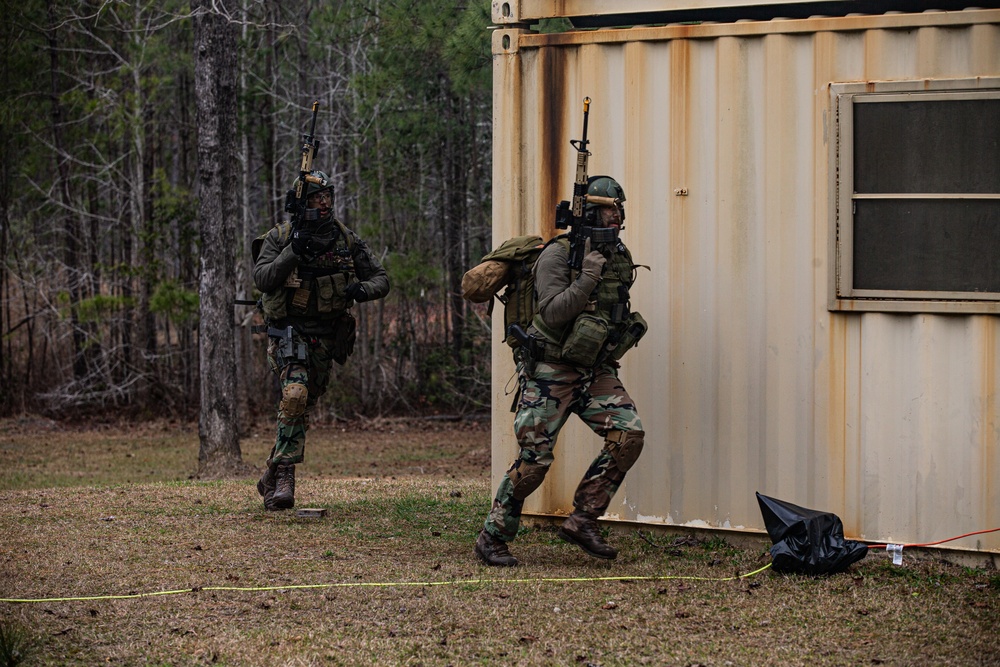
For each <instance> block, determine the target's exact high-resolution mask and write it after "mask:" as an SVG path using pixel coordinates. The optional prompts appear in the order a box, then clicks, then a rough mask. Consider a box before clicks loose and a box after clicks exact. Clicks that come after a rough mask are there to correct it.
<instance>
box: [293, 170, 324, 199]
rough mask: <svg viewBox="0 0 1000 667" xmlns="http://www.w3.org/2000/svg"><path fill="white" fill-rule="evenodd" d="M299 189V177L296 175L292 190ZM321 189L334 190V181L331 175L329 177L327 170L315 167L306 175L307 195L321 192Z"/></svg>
mask: <svg viewBox="0 0 1000 667" xmlns="http://www.w3.org/2000/svg"><path fill="white" fill-rule="evenodd" d="M298 189H299V179H298V178H297V177H296V179H295V181H293V182H292V191H293V192H294V191H296V190H298ZM321 190H329V191H330V192H331V193H332V192H333V183H331V182H330V179H329V177H327V175H326V173H325V172H322V171H320V170H318V169H314V170H312V171H310V172H309V175H308V176H307V177H306V196H307V197H308V196H309V195H311V194H315V193H317V192H320V191H321Z"/></svg>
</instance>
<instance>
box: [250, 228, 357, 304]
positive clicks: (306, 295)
mask: <svg viewBox="0 0 1000 667" xmlns="http://www.w3.org/2000/svg"><path fill="white" fill-rule="evenodd" d="M334 222H335V223H336V225H337V228H338V229H339V233H338V234H337V236H336V238H335V239H334V241H333V243H332V244H331V245H330V247H329V248H327V249H326V250H325V251H324V252H323V253H321V254H320V255H319V256H317V257H315V258H312V259H310V260H308V261H303V262H301V263H300V264H299V265H298V267H296V269H295V270H294V271H292V273H291V274H289V276H288V279H287V280H285V284H284V286H282V287H279V288H278V289H276V290H273V291H271V292H267V293H265V294H264V295H263V296H262V297H261V305H262V306H263V310H264V319H265V320H267V321H268V322H274V321H276V320H283V319H285V318H286V317H303V318H310V319H321V320H323V319H329V320H335V319H337V318H339V317H340V316H341V315H342V314H343V313H344V311H346V310H347V307H348V305H349V304H350V303H351V299H349V298H348V297H347V287H348V285H350V284H351V283H354V282H357V280H358V279H357V275H356V274H355V272H354V256H353V251H354V239H353V237H352V236H351V234H350V233H349V232H348V230H347V228H346V227H344V225H343V224H342V223H341V222H340V221H339V220H336V219H334ZM291 230H292V226H291V224H290V223H288V222H283V223H281V224H279V225H278V226H277V228H276V231H277V234H278V240H277V241H278V247H279V248H284V247H285V246H286V245H287V244H288V243H289V239H290V237H291ZM268 233H274V230H272V231H271V232H268Z"/></svg>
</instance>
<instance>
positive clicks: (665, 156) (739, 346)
mask: <svg viewBox="0 0 1000 667" xmlns="http://www.w3.org/2000/svg"><path fill="white" fill-rule="evenodd" d="M783 4H786V3H780V2H779V3H774V2H772V3H769V4H768V5H767V6H766V7H761V6H757V5H753V4H748V3H741V2H733V3H729V4H728V5H725V6H722V5H721V4H720V3H719V2H714V3H713V2H708V3H706V2H702V1H700V0H691V1H690V2H687V3H678V2H673V3H668V2H655V1H653V0H647V1H643V2H640V1H634V0H633V1H628V0H621V1H618V2H610V1H608V2H601V1H599V0H590V1H581V2H557V1H554V0H549V1H544V0H536V1H534V2H532V1H530V0H522V1H520V2H494V5H493V21H494V23H495V24H496V28H495V30H494V33H493V86H494V92H493V95H494V119H493V120H494V128H493V130H494V163H493V238H494V241H495V242H496V243H499V242H500V241H502V240H504V239H506V238H508V237H510V236H514V235H518V234H529V233H538V234H541V235H542V236H543V237H545V238H551V237H552V236H554V235H555V234H556V233H557V232H558V230H557V229H556V228H555V226H554V221H555V206H556V203H557V202H559V201H560V200H563V199H569V198H570V196H571V194H572V185H573V179H574V175H575V167H576V153H575V151H574V149H573V147H572V146H571V145H570V140H571V139H574V138H579V136H580V133H581V129H582V109H583V105H582V101H583V99H584V98H585V97H589V98H590V99H591V100H592V102H591V104H590V115H589V137H588V138H589V140H590V146H589V148H590V150H591V152H592V155H591V157H590V163H589V172H590V174H592V175H593V174H608V175H611V176H613V177H615V178H616V179H618V180H619V181H620V182H621V184H622V185H623V187H624V189H625V193H626V196H627V201H626V205H625V206H626V210H627V219H626V225H625V229H624V231H623V233H622V236H623V239H624V240H625V242H626V243H627V244H628V246H629V248H630V249H631V250H632V253H633V256H634V259H635V261H636V262H637V263H638V264H641V265H646V266H648V267H649V268H648V270H647V269H642V268H641V269H639V276H638V279H637V282H636V285H635V288H634V289H633V292H632V307H633V308H634V309H635V310H638V311H639V312H641V313H642V314H643V316H644V317H645V318H646V320H647V321H648V322H649V325H650V330H649V334H648V335H647V336H646V338H644V339H643V340H642V342H641V343H640V345H639V346H638V347H637V348H635V349H634V350H632V351H630V352H629V353H628V354H627V355H626V357H625V358H624V360H623V366H622V370H621V377H622V379H623V381H624V383H625V386H626V387H627V388H628V390H629V392H630V394H631V395H632V396H633V398H634V399H635V400H636V402H637V405H638V408H639V412H640V415H641V417H642V420H643V425H644V428H645V430H646V433H647V436H646V445H645V449H644V451H643V453H642V456H641V458H640V459H639V462H638V463H637V464H636V466H635V467H634V468H633V469H632V470H631V471H630V472H629V474H628V477H627V479H626V481H625V483H624V485H623V486H622V487H621V489H620V490H619V492H618V494H617V496H616V497H615V498H614V500H613V501H612V504H611V507H610V508H609V509H608V511H607V514H606V516H605V519H607V520H610V521H617V522H622V523H626V524H634V525H657V526H666V527H671V528H681V529H688V528H696V529H697V528H703V529H710V530H716V531H739V532H740V533H745V534H748V535H763V521H762V519H761V515H760V511H759V509H758V506H757V502H756V499H755V496H754V492H755V491H759V492H761V493H763V494H765V495H770V496H774V497H777V498H780V499H782V500H787V501H789V502H793V503H796V504H798V505H802V506H805V507H811V508H814V509H822V510H826V511H830V512H834V513H835V514H837V515H838V516H840V517H841V519H842V520H843V522H844V527H845V533H846V535H847V537H849V538H853V539H863V540H868V541H872V542H898V543H907V544H910V543H926V542H932V541H937V540H942V539H946V538H951V537H954V536H956V535H962V534H965V533H969V532H974V531H982V530H985V529H991V528H997V527H1000V445H998V443H1000V394H998V386H1000V363H998V362H1000V327H998V314H1000V10H998V9H991V8H969V9H948V11H939V10H932V11H912V10H911V11H908V10H907V7H908V6H915V5H916V4H917V3H912V2H911V3H900V4H899V5H890V4H886V3H884V6H897V7H899V9H895V10H893V11H889V12H883V13H877V14H859V13H853V12H854V7H855V4H854V3H846V2H845V3H836V2H824V3H809V2H797V3H787V7H782V5H783ZM921 4H923V5H924V6H926V4H925V3H921ZM942 6H943V5H942ZM817 8H820V9H822V11H823V13H824V15H817V14H816V13H815V12H816V10H817ZM945 8H946V9H947V7H945ZM838 10H839V11H838ZM778 14H781V15H778ZM560 17H563V18H565V19H568V22H565V21H564V22H563V24H562V25H564V26H565V29H563V30H561V31H558V32H552V33H543V32H540V31H539V28H541V27H545V26H546V25H552V24H547V23H542V22H540V21H542V20H544V19H556V18H560ZM497 319H499V318H497ZM494 321H495V322H496V320H494ZM494 326H495V329H496V330H495V331H494V347H493V368H494V375H493V392H492V393H493V469H492V473H493V474H492V478H493V488H494V489H495V488H496V485H497V484H498V483H499V481H500V479H501V476H502V475H503V474H504V473H505V471H506V469H507V467H508V466H509V465H510V463H511V462H512V461H513V460H514V458H515V456H516V454H517V444H516V442H515V440H514V438H513V434H512V420H513V415H512V414H511V413H510V405H511V399H512V396H511V393H512V389H513V388H514V387H515V386H516V382H515V381H514V380H513V379H512V378H513V375H514V365H513V362H512V360H511V353H510V350H509V348H507V347H506V346H505V345H504V344H503V342H502V338H503V335H502V334H500V333H499V328H500V327H502V324H495V325H494ZM601 446H602V440H601V438H599V437H598V436H596V435H594V434H592V433H591V432H590V431H589V430H587V429H586V428H585V427H583V426H582V425H581V424H580V422H579V420H577V419H576V418H571V420H570V422H569V424H568V425H567V427H566V428H565V429H564V430H563V432H562V434H561V436H560V438H559V442H558V444H557V446H556V451H555V455H556V461H555V464H554V466H553V469H552V470H551V472H550V473H549V475H548V477H547V478H546V481H545V483H544V484H543V485H542V486H541V488H539V489H538V490H537V491H536V492H535V493H534V494H533V495H532V496H531V497H530V498H529V499H528V501H527V502H526V504H525V514H526V515H529V516H532V515H533V516H536V517H550V516H558V515H563V514H566V513H568V512H569V511H571V509H572V506H571V500H572V494H573V490H574V488H575V487H576V484H577V483H578V481H579V480H580V478H581V476H582V475H583V472H584V469H585V467H586V466H587V465H588V463H589V462H590V461H591V460H592V459H593V457H594V456H595V455H596V453H597V452H598V451H599V449H600V447H601ZM945 546H946V547H948V548H952V549H957V550H964V551H967V552H979V554H983V555H984V556H985V557H987V558H994V560H996V558H995V555H996V554H1000V533H990V534H985V535H978V536H971V537H965V538H962V539H960V540H957V541H952V542H949V543H947V544H946V545H945Z"/></svg>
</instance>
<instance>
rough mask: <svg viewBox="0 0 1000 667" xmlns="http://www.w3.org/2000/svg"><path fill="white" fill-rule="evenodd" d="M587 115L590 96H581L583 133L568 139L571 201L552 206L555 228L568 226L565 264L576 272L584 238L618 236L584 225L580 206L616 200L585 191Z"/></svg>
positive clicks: (584, 249)
mask: <svg viewBox="0 0 1000 667" xmlns="http://www.w3.org/2000/svg"><path fill="white" fill-rule="evenodd" d="M589 117H590V98H589V97H584V98H583V136H582V137H581V138H580V139H579V140H577V139H570V141H569V143H570V145H571V146H572V147H573V148H575V149H576V180H574V181H573V202H572V204H570V202H568V201H565V200H563V201H561V202H559V203H558V204H557V205H556V228H557V229H567V228H569V230H570V233H569V266H570V268H573V269H576V270H577V271H579V270H580V269H582V268H583V256H584V255H585V254H586V252H587V241H588V240H590V241H591V243H592V244H593V245H596V244H598V243H613V242H614V241H616V240H617V239H618V231H617V230H615V229H609V228H605V227H593V226H588V225H587V224H586V217H585V216H584V212H583V210H584V206H585V205H586V204H587V203H588V202H591V203H595V204H598V205H601V206H613V205H614V204H615V203H616V202H615V200H614V199H612V198H611V197H598V196H595V195H588V194H587V179H588V176H587V160H588V158H590V151H588V150H587V144H589V143H590V141H589V140H588V139H587V123H588V120H589Z"/></svg>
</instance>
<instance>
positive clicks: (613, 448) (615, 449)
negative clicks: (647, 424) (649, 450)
mask: <svg viewBox="0 0 1000 667" xmlns="http://www.w3.org/2000/svg"><path fill="white" fill-rule="evenodd" d="M645 438H646V432H645V431H610V432H608V435H607V436H605V438H604V449H606V450H607V451H608V453H609V454H611V458H613V459H614V460H615V465H616V466H618V469H619V470H621V471H622V472H627V471H628V469H629V468H631V467H632V466H633V465H634V464H635V462H636V459H638V458H639V454H641V453H642V446H643V444H644V443H645Z"/></svg>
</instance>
